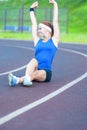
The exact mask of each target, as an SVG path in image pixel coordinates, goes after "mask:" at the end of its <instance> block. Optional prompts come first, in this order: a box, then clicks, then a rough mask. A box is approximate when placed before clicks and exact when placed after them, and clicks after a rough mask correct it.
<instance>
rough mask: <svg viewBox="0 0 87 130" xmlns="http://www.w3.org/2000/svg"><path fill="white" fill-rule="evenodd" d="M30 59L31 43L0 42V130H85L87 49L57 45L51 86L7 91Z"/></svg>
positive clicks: (86, 118) (80, 46)
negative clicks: (12, 78) (10, 75)
mask: <svg viewBox="0 0 87 130" xmlns="http://www.w3.org/2000/svg"><path fill="white" fill-rule="evenodd" d="M33 56H34V50H33V44H32V42H29V41H16V40H4V39H1V40H0V130H87V45H79V44H67V43H65V44H60V45H59V49H58V52H57V54H56V56H55V59H54V62H53V77H52V81H51V82H50V83H36V82H34V85H33V86H32V87H29V88H26V87H23V86H22V85H18V86H17V87H9V86H8V79H7V74H8V73H9V72H10V71H12V72H13V73H14V74H16V75H17V76H21V75H24V72H25V67H26V65H27V63H28V62H29V60H30V59H31V58H32V57H33Z"/></svg>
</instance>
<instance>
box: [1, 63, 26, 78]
mask: <svg viewBox="0 0 87 130" xmlns="http://www.w3.org/2000/svg"><path fill="white" fill-rule="evenodd" d="M26 66H27V65H24V66H22V67H20V68H17V69H14V70H10V71H7V72H4V73H1V74H0V76H3V75H6V74H9V73H11V72H12V73H13V72H17V71H20V70H23V69H25V68H26Z"/></svg>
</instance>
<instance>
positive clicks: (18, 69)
mask: <svg viewBox="0 0 87 130" xmlns="http://www.w3.org/2000/svg"><path fill="white" fill-rule="evenodd" d="M6 47H17V48H21V49H26V50H32V51H34V49H33V48H30V47H29V48H28V47H22V46H6ZM26 67H27V65H24V66H22V67H19V68H17V69H13V70H10V71H7V72H4V73H0V76H3V75H7V74H9V73H11V72H12V73H13V72H17V71H20V70H23V69H25V68H26Z"/></svg>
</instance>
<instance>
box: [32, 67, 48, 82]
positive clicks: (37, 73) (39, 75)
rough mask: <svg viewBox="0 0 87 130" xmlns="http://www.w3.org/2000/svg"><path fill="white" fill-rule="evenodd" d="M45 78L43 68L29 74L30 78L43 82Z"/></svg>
mask: <svg viewBox="0 0 87 130" xmlns="http://www.w3.org/2000/svg"><path fill="white" fill-rule="evenodd" d="M45 79H46V72H45V71H44V70H36V71H35V72H34V73H33V74H32V75H31V80H32V81H33V80H35V81H38V82H43V81H45Z"/></svg>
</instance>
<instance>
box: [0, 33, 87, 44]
mask: <svg viewBox="0 0 87 130" xmlns="http://www.w3.org/2000/svg"><path fill="white" fill-rule="evenodd" d="M0 38H10V39H18V40H20V39H21V40H32V35H31V33H28V32H24V33H21V32H0ZM60 42H67V43H69V42H70V43H81V44H87V34H77V33H68V34H66V33H61V35H60Z"/></svg>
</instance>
